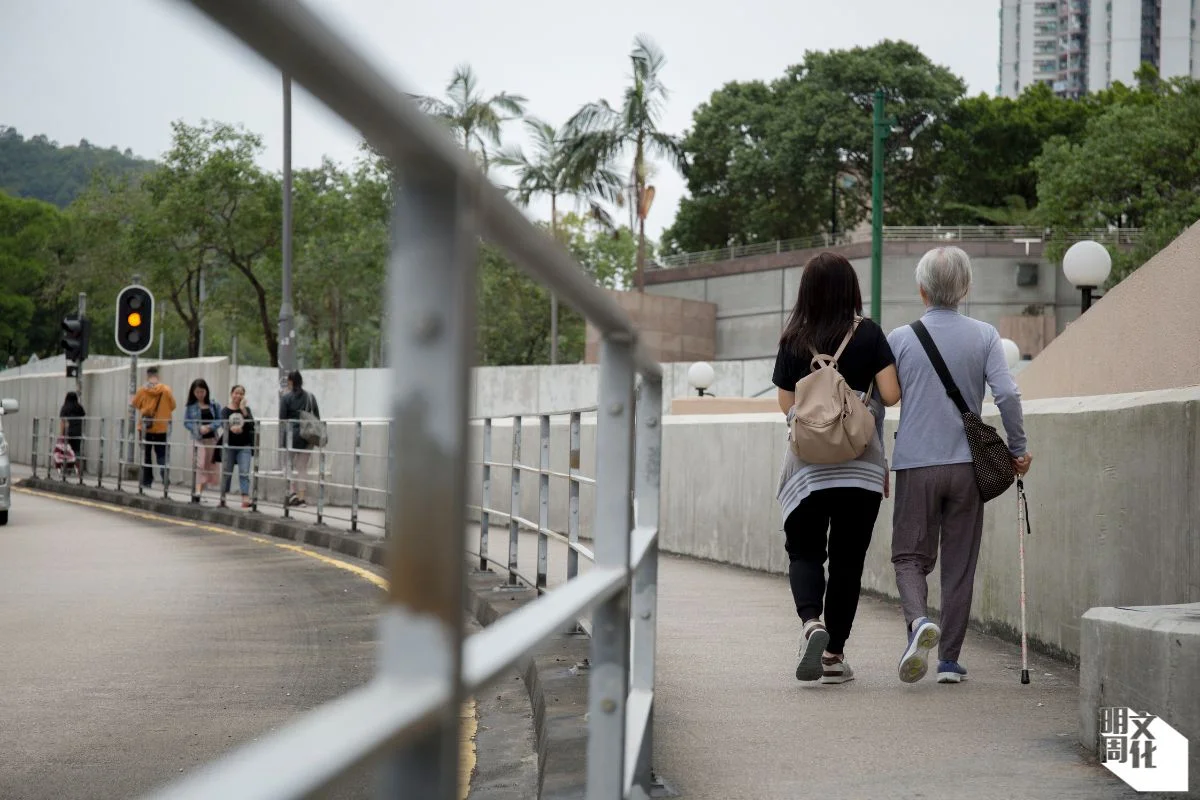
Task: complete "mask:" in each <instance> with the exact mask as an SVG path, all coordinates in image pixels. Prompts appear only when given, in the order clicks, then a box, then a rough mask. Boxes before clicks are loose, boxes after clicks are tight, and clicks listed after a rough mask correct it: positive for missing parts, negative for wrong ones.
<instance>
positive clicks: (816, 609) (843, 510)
mask: <svg viewBox="0 0 1200 800" xmlns="http://www.w3.org/2000/svg"><path fill="white" fill-rule="evenodd" d="M882 500H883V495H881V494H880V493H879V492H872V491H869V490H867V489H858V488H854V487H835V488H832V489H818V490H817V491H815V492H813V493H812V494H810V495H809V496H808V497H806V498H804V500H803V502H801V503H800V505H799V506H798V507H797V508H796V510H795V511H793V512H792V513H791V514H789V515H788V518H787V521H786V522H784V525H783V529H784V532H785V533H786V534H787V553H788V557H789V558H790V559H791V565H790V567H789V569H788V577H789V578H790V579H791V583H792V598H793V599H794V600H795V601H796V613H797V614H799V615H800V619H802V620H804V621H805V622H807V621H808V620H810V619H816V618H817V617H819V616H821V612H822V610H824V612H825V628H826V629H827V630H828V631H829V647H828V650H829V652H831V653H834V654H840V653H841V652H842V648H843V647H845V645H846V640H847V639H849V638H850V628H851V626H853V624H854V615H855V613H856V612H857V611H858V595H859V591H860V589H861V583H862V572H863V562H864V561H865V560H866V558H867V548H868V547H870V545H871V532H872V530H873V529H874V528H875V518H876V517H877V516H879V504H880V502H882ZM827 550H828V557H829V581H828V588H826V581H825V558H826V551H827Z"/></svg>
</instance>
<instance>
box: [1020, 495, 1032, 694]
mask: <svg viewBox="0 0 1200 800" xmlns="http://www.w3.org/2000/svg"><path fill="white" fill-rule="evenodd" d="M1030 534H1032V531H1031V530H1030V529H1029V501H1028V500H1026V499H1025V482H1024V481H1022V480H1021V479H1020V478H1017V541H1018V542H1019V543H1020V554H1021V556H1020V558H1021V683H1029V646H1028V644H1027V642H1026V638H1025V537H1026V536H1027V535H1030Z"/></svg>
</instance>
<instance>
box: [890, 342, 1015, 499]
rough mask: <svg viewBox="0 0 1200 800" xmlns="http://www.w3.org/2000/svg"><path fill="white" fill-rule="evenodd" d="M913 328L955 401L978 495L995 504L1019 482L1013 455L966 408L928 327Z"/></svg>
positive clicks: (991, 431) (997, 434)
mask: <svg viewBox="0 0 1200 800" xmlns="http://www.w3.org/2000/svg"><path fill="white" fill-rule="evenodd" d="M911 327H912V329H913V333H915V334H916V335H917V338H918V339H919V340H920V341H921V347H923V348H925V355H927V356H929V361H930V362H931V363H932V364H933V368H934V369H935V370H937V374H938V377H939V378H941V379H942V386H944V387H946V394H947V395H949V397H950V399H951V400H953V401H954V405H955V407H957V408H958V413H960V414H962V421H963V429H964V430H965V431H966V433H967V445H968V446H969V447H970V448H971V465H972V466H973V467H974V468H975V485H976V486H978V487H979V494H980V495H982V497H983V502H985V503H986V502H987V501H989V500H994V499H996V498H997V497H999V496H1000V495H1002V494H1004V493H1005V492H1006V491H1008V487H1010V486H1012V485H1013V481H1015V480H1016V479H1017V473H1016V470H1015V469H1013V459H1012V453H1010V452H1009V451H1008V445H1006V444H1005V443H1004V440H1003V439H1001V438H1000V434H999V433H998V432H997V431H996V429H995V428H993V427H992V426H991V425H988V424H987V423H986V422H984V421H983V420H982V419H980V418H979V415H978V414H976V413H975V412H974V411H972V410H971V409H969V408H967V403H966V401H965V400H963V396H962V392H960V391H959V390H958V386H957V385H956V384H955V383H954V378H952V377H951V376H950V370H949V369H948V368H947V367H946V362H945V361H944V360H943V359H942V354H941V353H939V352H938V349H937V345H936V344H934V343H933V338H932V337H931V336H930V335H929V331H927V330H926V329H925V325H924V324H923V323H922V322H921V321H920V320H917V321H916V322H914V323H913V324H912V326H911Z"/></svg>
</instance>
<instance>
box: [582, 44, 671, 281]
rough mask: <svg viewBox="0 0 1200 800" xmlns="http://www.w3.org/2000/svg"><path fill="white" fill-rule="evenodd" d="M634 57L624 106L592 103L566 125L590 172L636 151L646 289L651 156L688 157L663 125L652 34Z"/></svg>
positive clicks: (658, 58)
mask: <svg viewBox="0 0 1200 800" xmlns="http://www.w3.org/2000/svg"><path fill="white" fill-rule="evenodd" d="M629 60H630V63H631V64H632V66H633V75H632V83H630V84H629V85H628V86H626V87H625V92H624V96H623V97H622V100H621V103H620V104H619V107H613V106H612V105H610V104H609V102H608V101H607V100H600V101H598V102H595V103H588V104H587V105H585V106H584V107H583V108H581V109H580V110H579V111H578V112H576V114H575V115H574V116H573V117H571V119H570V120H569V121H568V122H567V126H566V129H567V138H568V139H569V140H570V145H569V148H570V151H571V154H572V155H571V158H572V161H573V162H574V163H576V164H578V165H579V167H578V168H579V169H581V170H583V171H584V172H585V173H593V172H596V171H598V170H600V169H603V168H607V167H608V165H610V164H612V163H613V162H614V161H615V160H617V159H618V158H621V157H622V156H624V155H625V154H627V153H628V154H630V155H631V156H632V159H633V165H632V170H631V178H630V183H631V186H630V189H631V194H632V197H631V198H630V199H629V202H630V203H631V204H632V209H633V211H634V213H635V216H636V218H637V223H636V224H637V229H638V230H637V234H638V256H637V270H636V275H635V278H634V283H635V285H636V287H637V290H638V291H639V292H641V291H645V281H644V276H645V268H646V215H647V214H648V213H649V211H650V205H651V203H652V202H653V201H654V187H653V186H650V185H649V182H648V181H649V177H650V174H651V164H650V158H652V157H659V158H664V159H666V160H667V161H668V162H669V163H670V164H671V165H672V166H673V167H675V168H677V169H681V170H682V169H683V168H684V156H683V150H682V148H681V147H680V143H679V141H678V139H677V138H676V137H674V136H672V135H670V134H668V133H665V132H663V131H662V130H660V126H661V120H662V114H663V111H664V109H665V106H666V102H667V98H668V94H669V93H668V91H667V87H666V85H665V84H664V83H663V81H662V70H663V67H664V66H665V65H666V57H665V56H664V55H663V53H662V51H661V50H659V49H658V47H657V46H656V45H655V44H654V43H653V42H652V41H650V39H649V38H647V37H645V36H638V37H637V38H636V39H635V40H634V45H633V51H632V52H631V53H630V55H629Z"/></svg>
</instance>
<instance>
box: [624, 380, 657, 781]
mask: <svg viewBox="0 0 1200 800" xmlns="http://www.w3.org/2000/svg"><path fill="white" fill-rule="evenodd" d="M639 395H640V396H639V397H638V403H637V460H636V465H637V466H636V473H637V474H636V477H635V484H634V495H633V496H634V498H636V503H635V514H636V519H635V520H634V523H635V525H637V527H639V528H647V527H650V528H654V529H655V531H656V533H655V536H654V541H653V542H651V544H650V547H649V549H648V550H647V551H646V555H645V556H644V557H643V558H642V561H641V563H640V564H638V568H637V569H636V570H635V571H634V574H633V590H632V595H633V597H632V601H631V604H632V607H633V613H632V618H633V654H632V658H631V662H632V663H631V667H630V680H629V684H630V689H631V690H632V692H635V693H639V694H641V695H642V696H643V697H648V698H649V701H650V711H649V714H648V716H647V718H646V729H645V731H644V732H643V734H642V741H641V747H639V748H638V752H637V753H634V754H632V755H633V756H634V759H635V761H634V763H633V764H632V765H626V769H630V768H631V767H632V773H633V780H632V785H633V786H638V787H640V788H641V790H642V792H643V793H644V794H645V796H646V797H649V796H650V792H651V790H652V788H653V783H654V774H653V771H652V770H651V763H650V761H651V758H652V757H653V754H654V667H655V649H654V648H655V641H656V638H657V633H658V533H657V530H658V522H659V489H660V486H661V468H662V419H661V415H662V379H661V378H657V377H649V376H643V377H642V383H641V387H640V390H639Z"/></svg>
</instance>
